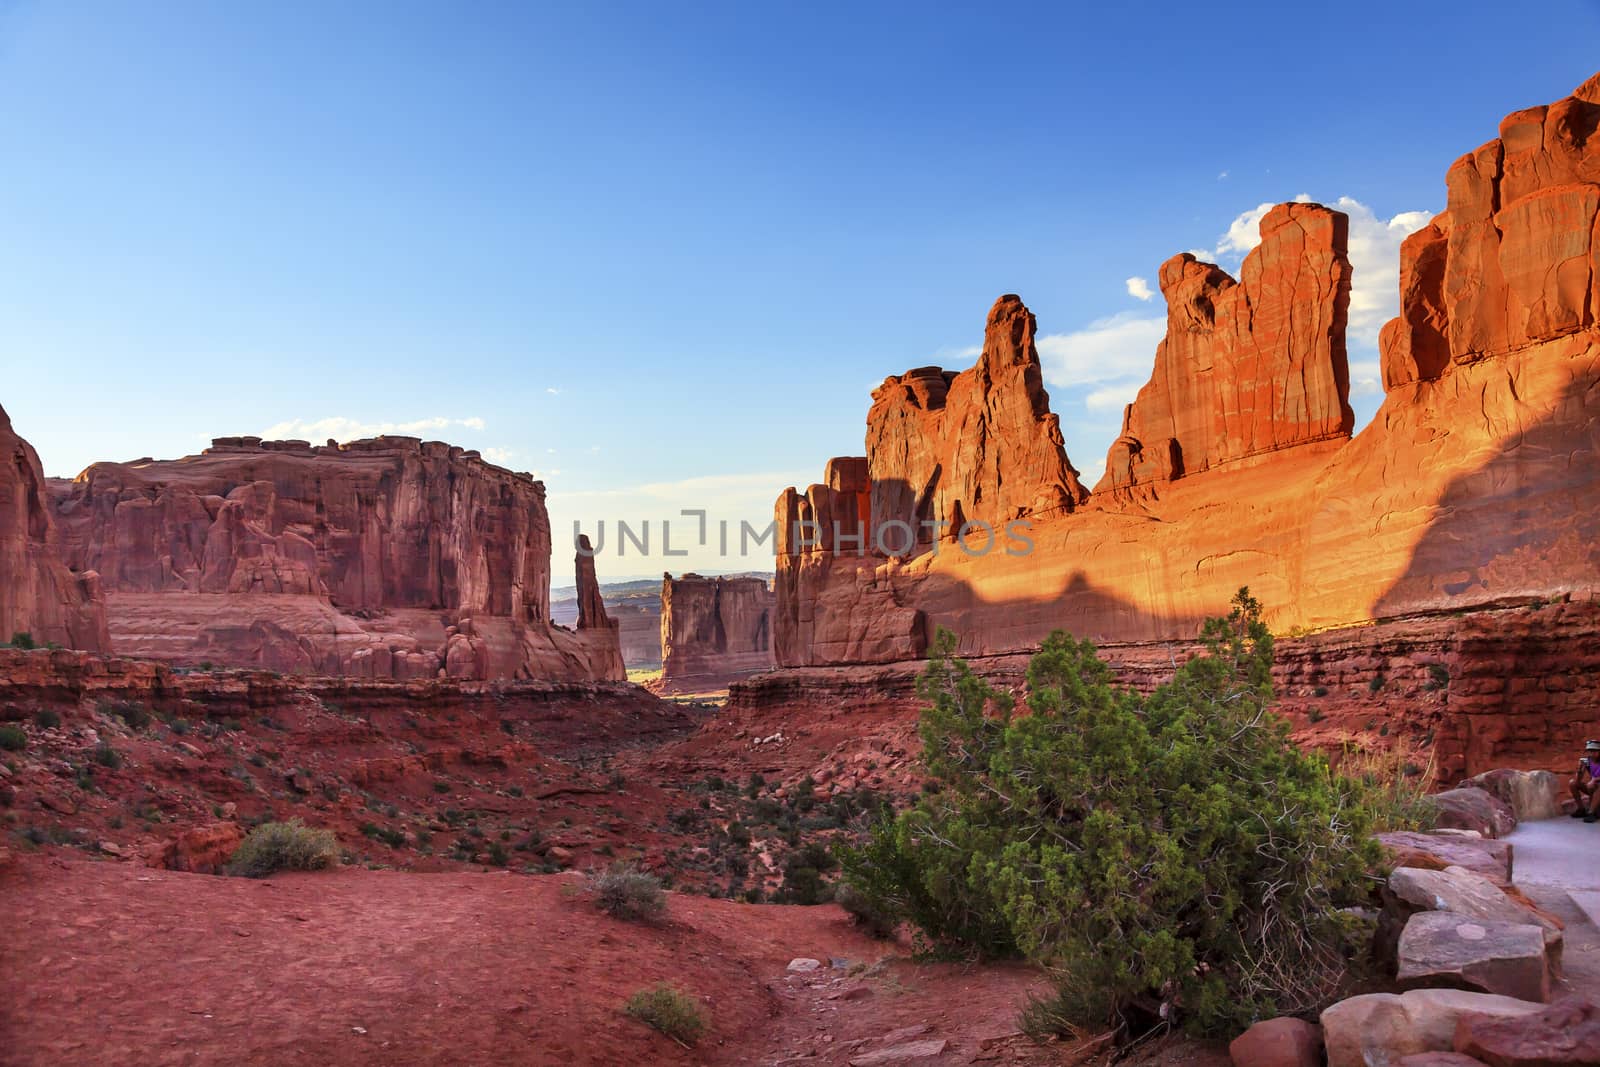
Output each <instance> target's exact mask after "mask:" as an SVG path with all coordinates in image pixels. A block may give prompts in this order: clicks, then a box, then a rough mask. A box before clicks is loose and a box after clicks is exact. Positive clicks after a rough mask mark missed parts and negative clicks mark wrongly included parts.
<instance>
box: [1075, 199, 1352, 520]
mask: <svg viewBox="0 0 1600 1067" xmlns="http://www.w3.org/2000/svg"><path fill="white" fill-rule="evenodd" d="M1348 235H1349V219H1348V217H1346V216H1345V215H1344V214H1343V213H1342V212H1338V211H1332V210H1330V209H1328V208H1325V207H1323V206H1322V205H1320V204H1298V203H1297V204H1279V205H1278V206H1277V207H1275V208H1273V209H1272V210H1271V211H1269V212H1267V214H1266V215H1265V216H1263V217H1262V219H1261V243H1260V244H1259V245H1257V246H1256V247H1255V248H1254V249H1252V250H1251V252H1250V254H1249V255H1247V256H1245V259H1244V265H1243V266H1242V267H1241V268H1240V271H1239V278H1240V280H1239V281H1238V282H1235V281H1234V280H1233V278H1231V277H1230V276H1229V275H1228V274H1227V272H1225V271H1223V270H1222V269H1221V268H1220V267H1218V266H1216V265H1215V264H1212V263H1202V262H1200V261H1199V260H1197V259H1195V257H1194V256H1192V255H1190V254H1189V253H1187V252H1185V253H1183V254H1182V255H1178V256H1174V257H1172V258H1171V259H1169V260H1167V261H1166V262H1165V263H1163V264H1162V265H1161V273H1160V279H1161V293H1162V295H1163V296H1164V297H1165V298H1166V301H1167V335H1166V339H1165V340H1163V341H1162V342H1161V344H1160V345H1159V346H1158V347H1157V348H1156V365H1155V372H1154V374H1152V375H1151V378H1150V381H1149V382H1148V383H1147V384H1146V385H1145V386H1144V388H1142V389H1140V390H1139V396H1138V398H1137V399H1136V400H1135V401H1134V402H1133V403H1132V404H1130V405H1128V409H1127V411H1126V413H1125V414H1124V416H1123V424H1122V435H1121V436H1120V437H1119V438H1118V439H1117V441H1116V443H1115V444H1113V445H1112V446H1111V451H1110V453H1109V454H1108V455H1107V456H1106V473H1105V476H1104V477H1102V478H1101V479H1100V483H1099V485H1097V486H1096V487H1095V491H1096V492H1101V493H1103V492H1106V491H1108V490H1115V489H1128V488H1131V487H1133V486H1142V485H1151V484H1154V483H1159V482H1166V481H1171V480H1172V479H1174V478H1181V477H1183V476H1185V475H1193V474H1199V473H1201V472H1202V471H1207V470H1211V469H1213V468H1218V467H1223V466H1226V465H1227V464H1230V463H1234V462H1237V461H1239V460H1244V459H1248V458H1250V457H1252V456H1259V455H1262V454H1263V453H1270V452H1276V451H1279V450H1281V449H1285V448H1292V447H1293V446H1295V445H1301V444H1308V443H1313V442H1319V441H1333V440H1343V439H1345V438H1348V437H1349V436H1350V430H1351V428H1352V427H1353V426H1354V424H1355V416H1354V414H1353V413H1352V411H1351V410H1350V403H1349V398H1348V397H1349V381H1350V371H1349V367H1348V365H1347V363H1346V360H1345V347H1344V328H1345V320H1346V314H1347V312H1348V309H1349V306H1350V260H1349V257H1348V254H1347V238H1348Z"/></svg>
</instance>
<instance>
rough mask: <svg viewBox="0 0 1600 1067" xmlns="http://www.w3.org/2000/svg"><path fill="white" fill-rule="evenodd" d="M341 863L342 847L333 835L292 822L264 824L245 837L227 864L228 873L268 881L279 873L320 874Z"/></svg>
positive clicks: (296, 821) (326, 831) (295, 820)
mask: <svg viewBox="0 0 1600 1067" xmlns="http://www.w3.org/2000/svg"><path fill="white" fill-rule="evenodd" d="M338 862H339V845H338V843H337V842H336V841H335V840H334V838H333V834H332V833H331V832H330V831H328V830H316V829H313V828H312V827H309V826H306V825H305V824H304V823H302V822H301V821H300V820H299V819H290V820H289V821H288V822H267V823H262V824H261V825H260V826H257V827H256V828H255V829H253V830H251V831H250V833H248V834H247V835H245V839H244V840H243V841H241V842H240V843H239V847H238V848H237V849H235V850H234V852H233V857H232V858H231V859H230V860H229V861H228V873H229V874H237V875H242V876H244V877H246V878H265V877H266V876H267V875H269V874H273V873H275V872H277V871H319V870H323V869H325V868H328V867H332V866H333V865H334V864H336V863H338Z"/></svg>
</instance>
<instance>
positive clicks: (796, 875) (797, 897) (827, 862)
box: [777, 841, 839, 904]
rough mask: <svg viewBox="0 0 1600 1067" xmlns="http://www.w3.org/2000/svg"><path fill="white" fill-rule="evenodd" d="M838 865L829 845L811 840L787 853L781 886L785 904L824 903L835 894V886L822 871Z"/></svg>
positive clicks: (781, 895) (824, 871) (779, 898)
mask: <svg viewBox="0 0 1600 1067" xmlns="http://www.w3.org/2000/svg"><path fill="white" fill-rule="evenodd" d="M838 866H839V861H838V860H836V859H834V858H833V854H832V853H830V852H829V851H828V846H827V845H825V844H823V843H822V842H820V841H808V842H806V843H805V844H804V845H803V846H801V847H800V848H797V849H795V850H794V851H793V852H791V853H789V855H788V856H786V857H784V860H783V884H782V885H780V886H779V887H778V897H777V899H778V902H779V903H782V904H825V903H827V902H828V901H829V900H831V899H832V898H833V887H832V886H831V885H829V884H828V883H827V882H826V881H824V880H823V877H822V876H823V875H824V874H826V873H827V872H829V871H831V870H833V869H835V868H836V867H838Z"/></svg>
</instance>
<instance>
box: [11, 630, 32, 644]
mask: <svg viewBox="0 0 1600 1067" xmlns="http://www.w3.org/2000/svg"><path fill="white" fill-rule="evenodd" d="M11 647H12V648H38V647H39V646H38V645H37V644H35V643H34V640H33V635H32V634H30V633H29V632H28V631H26V630H18V631H17V632H16V633H14V634H12V635H11Z"/></svg>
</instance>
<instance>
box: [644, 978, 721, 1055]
mask: <svg viewBox="0 0 1600 1067" xmlns="http://www.w3.org/2000/svg"><path fill="white" fill-rule="evenodd" d="M624 1010H625V1011H626V1012H627V1013H628V1015H629V1016H630V1017H632V1018H634V1019H638V1020H639V1021H640V1022H642V1023H644V1024H645V1025H646V1026H653V1027H655V1028H656V1029H657V1030H660V1031H661V1032H662V1033H663V1034H666V1035H667V1036H668V1037H670V1038H672V1039H673V1040H674V1041H677V1042H679V1043H680V1044H684V1045H692V1044H694V1043H695V1042H696V1041H698V1040H700V1035H701V1034H703V1033H705V1030H706V1020H705V1016H704V1015H702V1014H701V1013H700V1005H699V1004H698V1003H696V1002H695V999H694V997H692V996H690V995H689V994H688V993H685V992H684V991H683V990H681V989H679V988H677V987H676V986H672V985H668V984H667V983H666V982H662V983H660V984H659V985H653V986H651V987H650V988H649V989H641V990H639V991H638V992H637V993H635V994H633V996H631V997H629V998H628V1003H627V1005H626V1006H625V1008H624Z"/></svg>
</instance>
